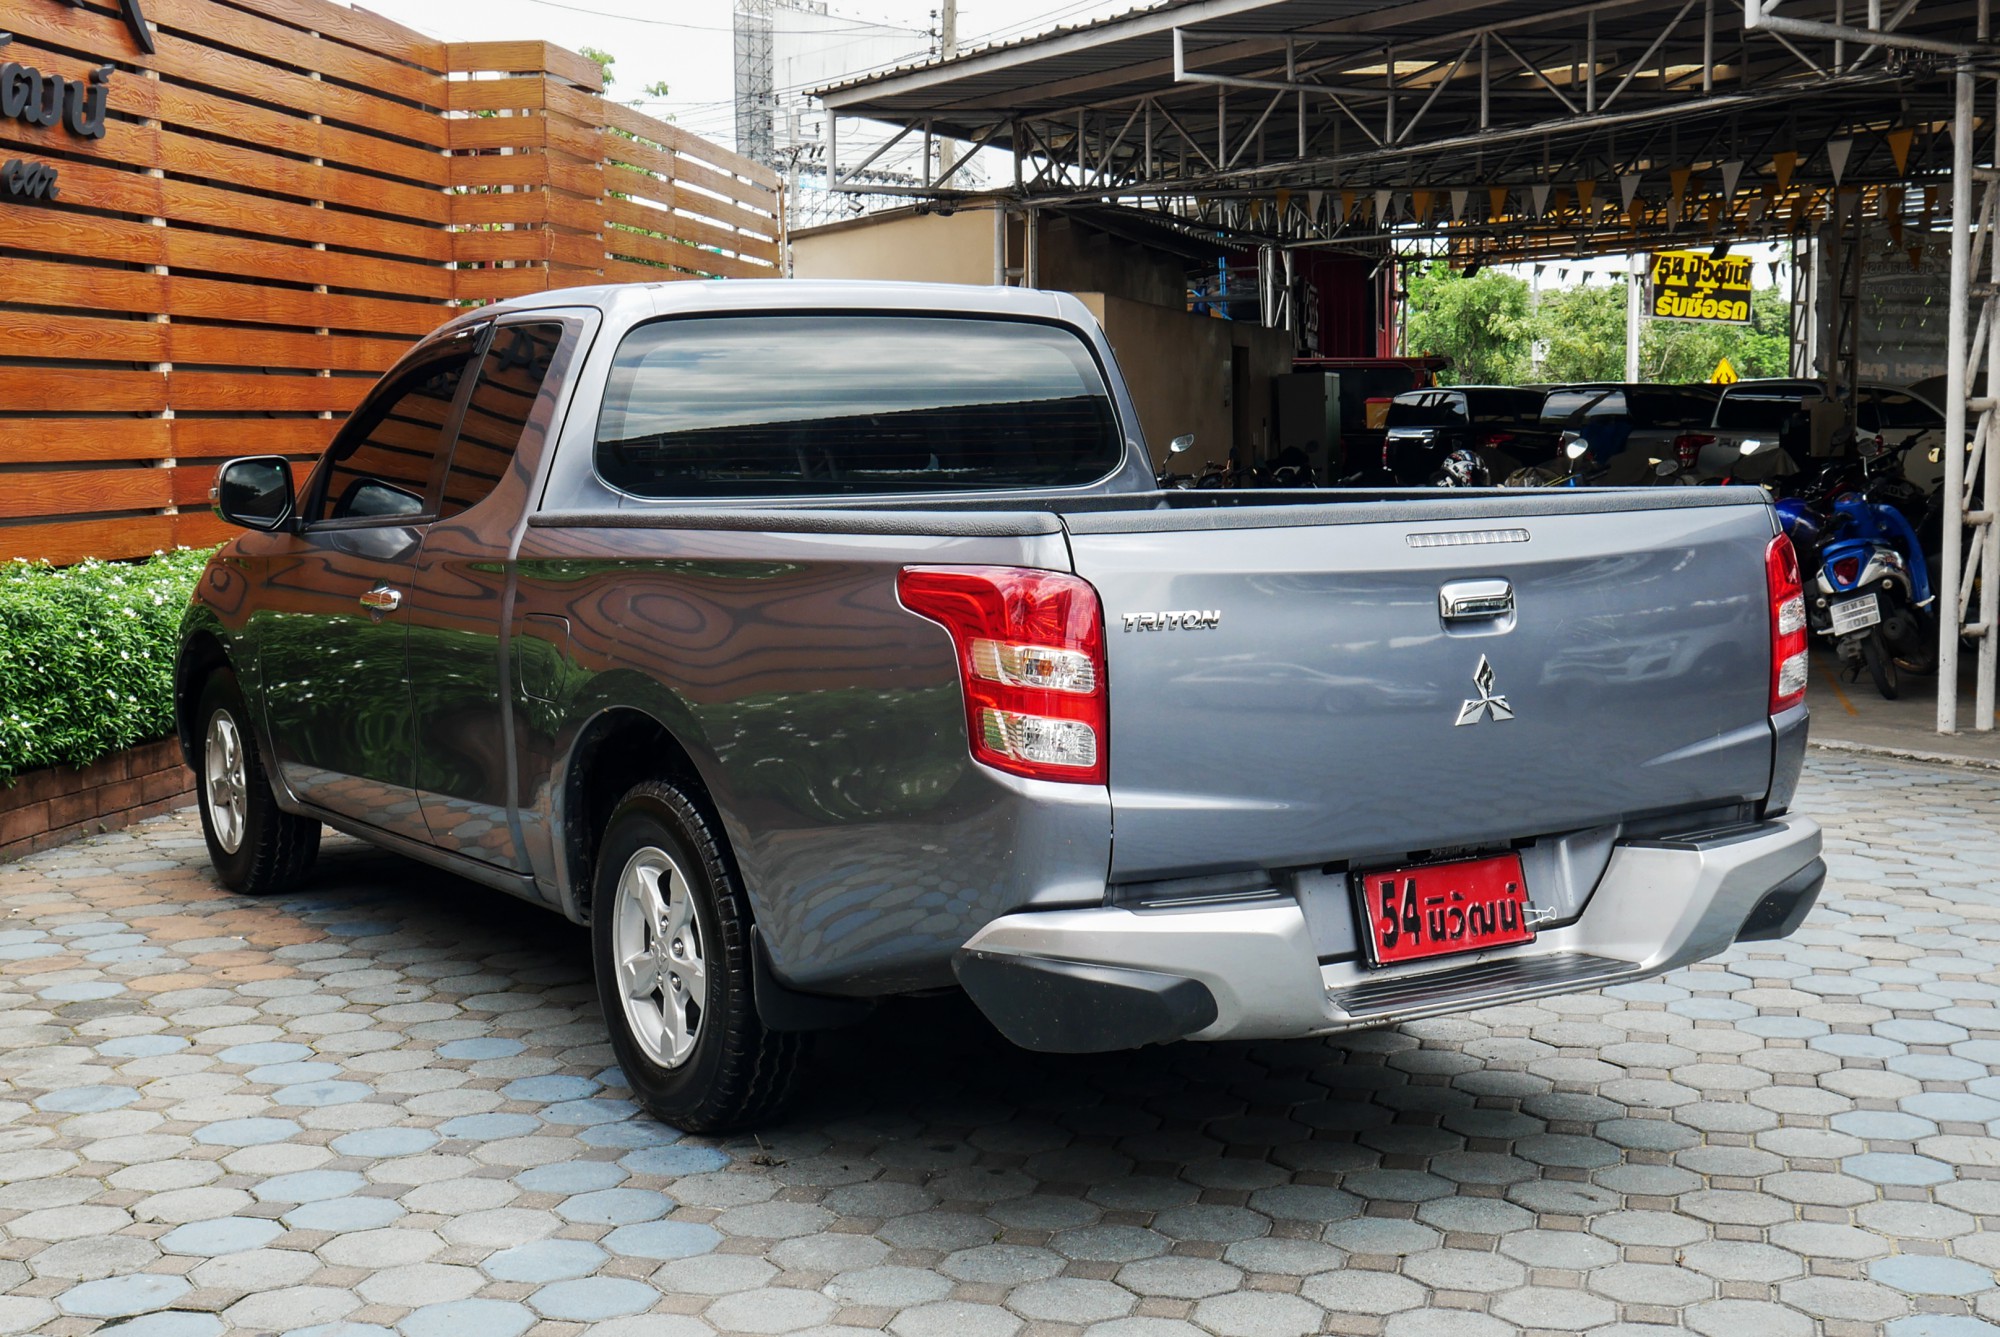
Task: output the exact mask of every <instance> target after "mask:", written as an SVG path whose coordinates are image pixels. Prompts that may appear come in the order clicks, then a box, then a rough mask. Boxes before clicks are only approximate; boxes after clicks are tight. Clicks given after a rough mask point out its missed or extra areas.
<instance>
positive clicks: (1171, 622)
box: [1125, 608, 1222, 631]
mask: <svg viewBox="0 0 2000 1337" xmlns="http://www.w3.org/2000/svg"><path fill="white" fill-rule="evenodd" d="M1221 625H1222V610H1221V609H1219V608H1192V609H1189V610H1188V611H1186V612H1184V613H1127V614H1126V615H1125V630H1127V631H1213V630H1215V629H1216V628H1217V627H1219V626H1221Z"/></svg>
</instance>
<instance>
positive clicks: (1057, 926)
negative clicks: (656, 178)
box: [176, 281, 1826, 1130]
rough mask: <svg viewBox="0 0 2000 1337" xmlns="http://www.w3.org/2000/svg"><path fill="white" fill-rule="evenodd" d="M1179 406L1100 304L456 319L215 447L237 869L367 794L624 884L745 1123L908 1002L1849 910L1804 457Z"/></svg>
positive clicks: (517, 307) (853, 305)
mask: <svg viewBox="0 0 2000 1337" xmlns="http://www.w3.org/2000/svg"><path fill="white" fill-rule="evenodd" d="M1138 423H1139V419H1138V415H1137V414H1136V413H1135V412H1134V408H1133V403H1132V400H1131V398H1130V396H1129V394H1128V393H1127V390H1126V387H1125V384H1124V382H1123V380H1122V379H1121V378H1120V375H1119V371H1118V366H1117V363H1116V361H1115V360H1114V359H1113V357H1112V352H1111V348H1110V346H1109V345H1108V344H1107V342H1106V340H1105V336H1104V334H1103V332H1102V331H1101V330H1100V329H1099V328H1098V326H1097V324H1096V323H1095V322H1094V321H1093V320H1092V318H1091V317H1090V315H1089V314H1088V312H1087V311H1086V310H1085V308H1084V307H1083V305H1082V304H1081V303H1080V302H1079V301H1077V300H1076V299H1075V298H1073V297H1070V296H1066V295H1063V294H1057V293H1046V292H1035V291H1027V290H1021V289H1009V288H959V287H946V286H929V285H902V284H875V283H809V282H786V281H771V282H758V283H752V282H744V281H735V282H719V283H699V282H687V283H663V284H657V285H626V286H612V287H600V288H589V289H574V290H570V291H563V292H551V293H546V294H540V295H537V296H533V297H526V298H521V299H518V300H514V301H508V302H502V303H499V304H496V305H492V306H487V307H482V308H480V309H478V310H476V311H468V312H466V313H464V314H461V315H458V316H456V317H455V318H454V319H452V320H451V321H450V322H449V323H447V324H446V325H444V326H443V327H442V328H441V329H439V330H438V331H437V332H435V333H434V334H432V335H431V336H429V337H428V338H426V339H424V340H422V341H421V342H420V343H418V344H417V345H416V346H415V347H414V348H412V349H411V350H410V352H409V353H408V354H407V355H406V356H405V357H403V359H402V360H401V361H400V362H399V363H397V365H396V366H395V367H394V368H392V369H391V370H390V371H389V372H388V373H387V375H386V376H384V377H383V379H382V380H381V382H380V383H379V384H378V385H377V386H376V387H375V388H374V390H373V391H372V392H371V393H369V394H368V395H367V396H366V398H364V399H363V400H362V402H361V404H360V406H359V407H358V408H357V409H356V410H355V412H354V413H353V415H352V416H351V417H349V418H348V419H347V420H346V421H345V422H344V423H343V424H342V425H341V427H340V428H339V430H338V432H337V434H336V435H335V437H334V438H333V441H332V444H331V446H330V448H329V449H328V450H327V451H326V452H325V454H324V456H323V457H322V458H321V459H320V460H319V461H318V463H317V465H316V467H314V468H313V469H312V471H311V475H310V477H309V478H308V479H306V480H305V481H304V482H303V484H302V485H299V484H295V480H294V477H293V474H292V471H291V469H290V467H289V466H288V464H287V463H286V462H285V461H284V460H283V459H282V458H279V457H275V456H268V455H266V456H254V455H249V456H245V457H244V458H239V459H236V460H233V461H231V462H230V463H228V464H227V465H225V466H224V467H223V468H222V469H221V471H220V473H219V475H218V478H217V484H216V489H215V495H214V500H215V505H216V508H217V510H218V511H219V512H220V514H221V515H222V516H223V517H224V518H225V519H227V520H230V521H232V522H234V523H236V524H237V525H240V526H242V527H243V529H244V532H243V533H241V534H240V535H239V536H237V537H236V538H235V539H234V541H232V542H231V543H229V544H228V545H227V546H226V547H224V548H223V549H221V551H219V552H218V553H217V554H216V556H215V557H214V559H213V560H212V561H211V562H210V563H209V565H208V568H207V570H206V571H205V573H204V574H203V576H202V578H201V580H200V583H199V586H198V588H197V590H196V592H195V594H194V598H193V601H192V605H191V606H190V608H189V609H188V612H187V615H186V621H185V626H184V631H183V635H182V640H181V646H180V653H179V659H178V663H177V670H176V674H177V676H176V698H177V703H178V718H179V734H180V741H181V745H182V747H183V748H184V749H185V752H186V755H187V757H188V760H189V762H190V764H191V765H192V766H193V768H194V770H195V772H196V776H197V780H198V791H199V807H200V815H201V822H202V828H203V832H204V834H205V836H206V839H207V844H208V850H209V854H210V857H211V859H212V860H213V862H214V866H215V869H216V872H217V874H218V876H219V878H220V880H221V882H222V883H223V884H224V885H226V886H228V887H230V888H232V889H234V890H236V891H239V892H244V893H252V894H254V893H263V892H276V891H282V890H284V889H287V888H290V887H293V886H296V885H298V884H299V882H300V880H301V879H302V878H304V877H305V876H306V874H307V871H308V869H309V867H310V865H311V864H312V862H313V858H314V855H315V852H316V850H317V848H318V844H319V836H320V831H321V828H322V826H327V827H332V828H334V829H335V830H338V831H343V832H347V833H349V834H351V835H354V836H358V837H360V838H361V839H363V840H366V841H370V842H373V843H375V844H377V845H379V846H382V847H384V848H386V849H389V850H393V851H398V852H400V853H402V854H405V855H408V856H409V857H411V858H414V859H418V860H421V861H423V862H425V863H427V864H430V865H432V866H434V867H435V868H437V869H440V870H442V871H445V872H448V873H452V874H456V875H458V876H461V877H465V878H469V879H472V880H473V881H475V882H479V883H483V884H485V885H487V886H489V887H493V888H496V889H498V890H500V891H504V892H510V893H512V894H513V895H515V896H519V897H522V898H524V899H526V900H529V901H533V902H535V903H537V904H539V905H543V906H546V907H547V908H548V909H550V910H552V911H554V912H555V913H557V914H560V915H562V916H564V917H565V918H567V919H569V920H571V921H573V922H575V923H577V924H579V925H586V926H588V931H589V935H590V940H591V944H592V953H593V960H594V964H595V970H596V977H597V989H598V994H599V997H600V1001H601V1004H602V1008H603V1012H604V1017H605V1021H606V1023H607V1025H608V1028H609V1031H610V1034H611V1038H612V1042H613V1046H614V1049H615V1051H616V1053H617V1056H618V1058H619V1060H620V1062H621V1064H622V1065H623V1067H624V1069H625V1071H626V1073H627V1074H628V1076H629V1077H630V1079H631V1084H632V1089H633V1091H634V1093H635V1094H636V1095H637V1096H638V1098H639V1099H640V1100H641V1101H642V1102H643V1103H644V1105H645V1106H646V1107H647V1108H648V1109H649V1110H651V1111H652V1112H654V1113H655V1114H657V1115H658V1116H659V1117H661V1118H662V1119H665V1120H668V1121H670V1122H672V1123H674V1124H677V1125H679V1126H681V1127H684V1128H690V1129H698V1130H715V1129H722V1128H728V1127H742V1126H747V1125H753V1124H755V1123H757V1122H759V1121H763V1120H769V1119H771V1118H773V1117H775V1115H776V1112H777V1111H778V1109H779V1108H780V1106H781V1105H782V1102H783V1101H784V1100H785V1098H786V1096H787V1093H788V1092H789V1091H790V1090H791V1089H792V1087H793V1085H794V1075H795V1073H796V1072H797V1071H798V1068H799V1061H800V1058H801V1055H802V1053H803V1052H804V1045H805V1041H806V1040H807V1038H809V1033H810V1032H812V1031H814V1030H816V1029H824V1028H826V1027H830V1026H835V1025H840V1024H843V1023H847V1022H851V1021H854V1020H856V1019H857V1018H860V1017H862V1016H864V1015H865V1014H866V1013H867V1012H868V1010H869V1009H870V1007H871V1006H872V1005H873V1003H874V1000H877V999H881V998H884V997H887V996H892V995H898V994H907V993H918V992H927V991H934V990H938V989H941V988H960V989H963V990H964V992H965V993H966V994H967V995H968V996H969V997H970V998H971V1000H972V1002H973V1003H974V1004H976V1005H977V1006H978V1008H979V1009H980V1010H981V1011H982V1012H983V1013H984V1014H985V1015H986V1016H987V1017H988V1018H989V1019H990V1020H991V1021H992V1023H993V1024H994V1025H995V1026H996V1027H997V1028H998V1029H999V1030H1000V1031H1001V1032H1002V1033H1004V1034H1005V1035H1007V1036H1008V1037H1009V1038H1011V1039H1012V1040H1014V1041H1015V1042H1017V1043H1019V1044H1021V1045H1024V1046H1027V1047H1029V1048H1031V1049H1038V1050H1047V1051H1058V1052H1092V1051H1105V1050H1114V1049H1120V1048H1128V1047H1134V1046H1140V1045H1149V1044H1159V1043H1165V1042H1170V1041H1177V1040H1183V1039H1188V1040H1243V1039H1261V1038H1273V1037H1304V1036H1315V1035H1325V1034H1331V1033H1334V1032H1339V1031H1346V1030H1352V1029H1356V1028H1361V1027H1378V1026H1384V1025H1390V1024H1394V1023H1397V1022H1401V1021H1405V1020H1408V1019H1410V1018H1416V1017H1425V1016H1430V1015H1435V1014H1439V1013H1449V1012H1457V1011H1464V1010H1467V1009H1474V1008H1481V1007H1486V1006H1490V1005H1494V1004H1500V1003H1511V1002H1516V1001H1519V1000H1522V999H1528V998H1534V997H1537V996H1541V995H1546V994H1553V993H1561V992H1566V991H1574V990H1583V989H1592V988H1598V987H1601V986H1605V985H1612V984H1618V983H1624V982H1628V981H1633V980H1639V979H1644V978H1646V977H1648V976H1652V975H1658V974H1660V973H1661V972H1664V971H1669V970H1673V969H1675V968H1677V967H1680V966H1684V965H1686V964H1688V963H1689V962H1692V961H1698V960H1700V959H1702V958H1704V957H1708V956H1712V955H1714V954H1716V953H1718V952H1721V951H1723V950H1725V949H1727V948H1728V947H1729V946H1730V945H1731V944H1733V943H1737V942H1741V941H1745V940H1756V939H1765V938H1775V937H1780V936H1783V935H1785V934H1788V933H1790V932H1791V931H1793V930H1794V929H1795V928H1796V927H1797V926H1798V924H1799V922H1800V921H1801V919H1802V918H1803V917H1804V916H1805V915H1806V913H1807V911H1808V910H1809V909H1810V908H1811V907H1812V904H1813V901H1814V898H1815V896H1816V895H1817V894H1818V892H1819V888H1820V885H1821V883H1822V881H1823V879H1824V877H1825V874H1826V869H1825V865H1824V864H1823V862H1822V861H1821V859H1820V833H1819V829H1818V828H1817V827H1816V826H1815V825H1814V824H1813V822H1812V821H1810V820H1809V819H1807V818H1806V817H1804V816H1801V815H1799V814H1798V813H1795V812H1793V811H1792V803H1793V795H1794V789H1795V786H1796V783H1797V780H1798V776H1799V769H1800V763H1801V759H1802V755H1803V751H1804V747H1805V738H1806V708H1805V704H1804V695H1805V664H1806V620H1805V613H1804V608H1803V605H1802V601H1801V592H1800V585H1799V573H1798V566H1797V562H1796V560H1795V558H1794V556H1793V554H1792V549H1791V546H1790V544H1789V543H1788V542H1787V541H1786V539H1785V538H1783V537H1782V536H1781V535H1780V533H1779V529H1778V525H1777V523H1776V522H1775V520H1774V518H1773V514H1772V509H1771V507H1770V505H1769V504H1768V502H1767V499H1766V497H1765V495H1764V494H1763V493H1762V492H1761V491H1759V490H1757V489H1754V488H1659V487H1650V488H1636V489H1631V490H1623V489H1615V488H1589V489H1568V488H1552V489H1541V490H1534V489H1530V490H1520V489H1511V490H1492V489H1457V488H1452V489H1434V488H1413V489H1401V490H1396V489H1389V490H1362V489H1351V490H1312V489H1302V490H1297V491H1271V490H1266V491H1250V490H1245V491H1230V490H1213V491H1211V490H1181V491H1165V492H1162V491H1157V490H1155V488H1154V483H1153V465H1152V461H1151V458H1150V456H1149V453H1148V449H1147V445H1146V442H1145V441H1144V440H1143V438H1142V436H1141V433H1140V430H1139V425H1138ZM249 427H250V424H248V423H246V431H247V430H248V429H249Z"/></svg>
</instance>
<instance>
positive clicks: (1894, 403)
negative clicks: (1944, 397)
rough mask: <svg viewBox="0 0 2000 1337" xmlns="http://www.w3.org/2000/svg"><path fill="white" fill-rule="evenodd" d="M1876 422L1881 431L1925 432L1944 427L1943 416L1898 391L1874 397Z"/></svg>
mask: <svg viewBox="0 0 2000 1337" xmlns="http://www.w3.org/2000/svg"><path fill="white" fill-rule="evenodd" d="M1875 405H1876V421H1877V423H1878V424H1879V428H1878V430H1881V431H1885V432H1886V431H1895V430H1898V429H1900V430H1902V431H1906V432H1908V431H1918V432H1927V431H1932V430H1934V429H1937V428H1941V427H1943V426H1944V415H1943V414H1941V413H1939V412H1938V411H1937V410H1936V409H1934V408H1932V407H1931V406H1930V405H1929V404H1926V403H1924V401H1923V400H1921V399H1918V398H1917V397H1916V396H1914V395H1906V394H1904V393H1902V392H1901V391H1900V390H1884V391H1882V392H1881V393H1880V394H1878V395H1876V396H1875Z"/></svg>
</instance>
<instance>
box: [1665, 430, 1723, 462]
mask: <svg viewBox="0 0 2000 1337" xmlns="http://www.w3.org/2000/svg"><path fill="white" fill-rule="evenodd" d="M1714 444H1715V438H1714V437H1712V436H1704V435H1703V434H1702V433H1700V432H1682V433H1681V434H1680V435H1679V436H1677V437H1675V438H1674V458H1675V459H1677V460H1679V461H1680V466H1681V468H1683V469H1692V468H1694V466H1695V465H1696V464H1697V463H1698V462H1699V461H1700V459H1701V448H1702V447H1703V446H1712V445H1714Z"/></svg>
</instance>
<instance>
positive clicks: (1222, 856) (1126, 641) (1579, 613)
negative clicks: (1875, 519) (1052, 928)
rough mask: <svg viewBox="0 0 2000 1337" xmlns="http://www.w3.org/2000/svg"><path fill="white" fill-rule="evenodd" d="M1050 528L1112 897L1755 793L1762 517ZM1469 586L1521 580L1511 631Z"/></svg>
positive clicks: (1668, 509)
mask: <svg viewBox="0 0 2000 1337" xmlns="http://www.w3.org/2000/svg"><path fill="white" fill-rule="evenodd" d="M1065 523H1066V524H1067V525H1068V526H1069V529H1070V542H1071V549H1072V553H1073V555H1074V560H1075V564H1076V570H1077V572H1078V573H1079V574H1081V575H1082V576H1084V577H1085V578H1087V579H1088V580H1090V581H1091V582H1092V583H1093V584H1094V585H1095V586H1096V587H1097V589H1098V591H1099V592H1100V593H1101V595H1102V596H1103V600H1104V612H1105V624H1106V638H1105V639H1106V650H1107V658H1108V669H1109V683H1110V708H1111V737H1110V751H1111V798H1112V807H1113V812H1114V822H1115V847H1114V851H1113V866H1112V875H1113V878H1114V879H1115V880H1119V881H1129V880H1135V879H1141V880H1142V879H1147V878H1160V877H1181V876H1192V875H1195V874H1199V873H1206V872H1222V871H1230V870H1237V869H1246V868H1287V867H1300V866H1304V865H1308V864H1317V863H1326V862H1332V861H1339V860H1368V859H1372V858H1379V857H1386V856H1401V855H1404V854H1406V853H1410V852H1413V851H1438V850H1446V849H1452V850H1462V849H1471V848H1490V847H1493V846H1496V845H1498V846H1504V845H1505V844H1506V843H1507V842H1509V841H1510V840H1514V839H1516V838H1521V837H1527V836H1534V835H1542V834H1548V833H1553V832H1561V831H1573V830H1577V829H1579V828H1584V827H1591V826H1598V825H1602V824H1607V823H1613V822H1618V821H1621V820H1624V819H1627V818H1630V817H1634V816H1638V815H1642V814H1652V813H1659V812H1663V811H1667V810H1671V809H1675V808H1680V807H1692V806H1696V805H1705V804H1719V803H1727V802H1736V801H1742V800H1754V799H1758V798H1761V797H1763V795H1764V794H1765V792H1766V790H1767V788H1768V786H1769V782H1770V773H1771V762H1772V733H1771V729H1770V725H1769V721H1768V715H1767V704H1768V692H1769V655H1770V649H1769V646H1770V630H1769V608H1768V596H1767V594H1766V590H1765V575H1764V550H1765V548H1766V546H1767V545H1768V544H1769V542H1770V539H1771V535H1772V533H1773V532H1774V531H1773V527H1772V521H1771V517H1770V511H1769V508H1768V506H1767V505H1765V504H1764V502H1763V501H1762V498H1761V494H1756V493H1750V492H1749V491H1748V490H1747V489H1745V490H1743V492H1742V494H1740V495H1739V494H1738V493H1737V492H1736V490H1734V489H1692V488H1688V489H1681V488H1672V489H1666V488H1662V489H1646V490H1639V491H1636V492H1631V493H1622V492H1606V491H1598V492H1590V491H1575V490H1567V489H1565V490H1560V491H1552V492H1548V493H1540V494H1534V495H1529V496H1524V495H1522V494H1520V493H1513V494H1511V495H1508V496H1505V497H1500V498H1495V497H1490V496H1483V495H1467V494H1465V493H1457V494H1455V495H1452V496H1449V497H1446V498H1443V499H1441V500H1431V499H1429V498H1425V499H1424V500H1421V501H1354V502H1348V503H1344V504H1333V505H1321V506H1272V507H1258V506H1249V507H1236V508H1230V509H1175V510H1129V511H1108V512H1101V513H1088V512H1086V513H1077V514H1071V515H1068V516H1066V517H1065ZM1461 581H1473V582H1480V581H1485V582H1492V581H1506V582H1508V584H1509V585H1510V586H1511V589H1512V593H1513V598H1514V604H1515V608H1514V611H1513V612H1512V613H1511V614H1503V615H1501V616H1499V617H1497V618H1483V619H1477V620H1471V621H1452V622H1447V621H1446V620H1445V619H1444V617H1443V616H1442V614H1441V611H1440V606H1439V594H1440V591H1441V589H1442V588H1443V587H1445V586H1446V585H1448V584H1453V583H1454V582H1461ZM1176 614H1179V615H1182V616H1174V615H1176ZM1188 614H1193V615H1195V616H1186V615H1188ZM1482 663H1483V664H1485V665H1487V666H1488V668H1489V670H1490V671H1482V669H1481V665H1482Z"/></svg>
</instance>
